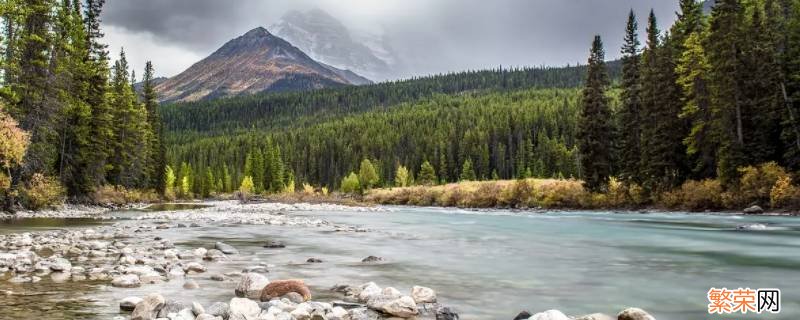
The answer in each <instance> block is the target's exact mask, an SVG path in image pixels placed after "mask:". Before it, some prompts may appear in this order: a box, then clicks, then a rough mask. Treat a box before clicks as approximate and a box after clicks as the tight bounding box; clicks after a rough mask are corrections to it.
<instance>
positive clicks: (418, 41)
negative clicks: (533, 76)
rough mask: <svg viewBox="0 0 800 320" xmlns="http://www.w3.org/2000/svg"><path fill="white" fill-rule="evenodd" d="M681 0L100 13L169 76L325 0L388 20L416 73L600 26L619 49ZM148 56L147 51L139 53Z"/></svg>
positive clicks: (561, 45) (109, 8)
mask: <svg viewBox="0 0 800 320" xmlns="http://www.w3.org/2000/svg"><path fill="white" fill-rule="evenodd" d="M677 2H678V1H677V0H674V1H673V0H527V1H526V0H492V1H479V0H381V1H375V0H270V1H263V0H262V1H259V0H236V1H221V0H136V1H125V0H110V1H108V2H107V5H106V8H105V12H104V15H103V19H104V22H105V26H106V28H107V29H108V30H110V31H108V32H107V33H108V37H107V38H108V39H107V41H108V42H109V43H110V45H111V47H112V50H116V48H117V47H121V46H124V47H125V50H126V52H128V55H129V56H130V57H131V60H132V61H133V63H134V65H137V66H138V65H142V64H143V61H144V60H145V59H153V60H154V62H155V63H156V66H158V65H162V66H164V67H162V68H160V69H158V70H159V71H160V72H159V74H162V75H166V76H170V75H174V74H176V73H178V72H180V71H181V70H182V69H183V68H185V67H188V66H189V65H191V64H192V63H194V62H196V60H197V59H199V58H202V57H204V56H206V55H208V54H210V53H211V52H212V51H213V50H214V49H216V48H218V47H219V46H221V45H222V44H223V43H225V42H226V41H227V40H230V39H232V38H234V37H236V36H238V35H240V34H242V33H244V32H246V31H247V30H250V29H252V28H254V27H257V26H269V25H270V24H272V23H274V22H275V21H277V20H278V19H279V18H280V17H281V16H282V15H283V14H284V13H285V12H287V11H289V10H307V9H311V8H321V9H323V10H325V11H327V12H329V13H330V14H331V15H332V16H334V17H336V18H337V19H339V20H341V21H342V23H343V24H345V25H346V26H348V27H349V28H351V29H372V30H382V32H384V33H385V34H386V36H387V38H388V39H391V44H392V46H393V47H394V48H395V49H396V50H397V51H398V53H399V54H400V55H401V56H402V58H403V59H404V60H405V61H406V63H407V64H408V65H409V66H410V68H411V70H412V72H413V74H417V75H424V74H431V73H438V72H446V71H457V70H464V69H482V68H492V67H497V66H498V65H504V66H534V65H565V64H575V63H584V62H585V60H586V56H587V53H588V47H589V43H590V41H591V39H592V36H593V35H594V34H600V35H601V36H603V38H604V42H605V44H606V52H607V56H608V57H609V58H614V57H616V56H618V52H619V47H620V46H621V44H622V35H623V30H624V26H625V19H626V16H627V12H628V10H629V9H633V10H634V11H636V13H637V15H638V16H639V20H640V29H641V30H642V32H643V30H644V23H645V21H646V17H647V14H648V13H649V11H650V9H651V8H652V9H654V10H655V12H656V14H657V16H658V18H659V22H660V25H661V29H662V30H663V29H666V28H667V26H668V25H670V24H672V22H673V21H674V19H675V11H676V10H677ZM139 60H141V61H139Z"/></svg>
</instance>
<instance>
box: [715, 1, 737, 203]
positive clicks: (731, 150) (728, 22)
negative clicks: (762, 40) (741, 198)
mask: <svg viewBox="0 0 800 320" xmlns="http://www.w3.org/2000/svg"><path fill="white" fill-rule="evenodd" d="M742 15H743V9H742V6H741V3H739V0H719V1H718V2H717V5H716V6H714V10H713V11H712V15H711V24H710V29H709V36H708V41H707V43H708V48H707V52H708V62H709V66H710V70H711V72H710V73H709V89H710V92H711V104H712V114H713V120H712V125H713V130H714V134H715V135H716V136H717V137H718V139H719V149H718V151H717V171H718V176H719V178H720V179H721V180H722V183H723V184H724V185H725V186H727V187H731V186H735V185H736V183H737V182H738V177H739V174H738V168H739V167H741V166H742V165H744V164H745V163H746V157H745V155H744V152H745V151H744V128H743V119H742V116H743V113H742V107H743V101H742V92H743V90H742V83H741V80H742V79H743V75H742V71H743V70H742V67H741V61H742V56H741V52H742V49H743V48H742V44H741V41H742V38H743V37H744V35H743V32H742V29H741V27H742V21H743V16H742Z"/></svg>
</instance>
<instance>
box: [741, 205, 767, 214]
mask: <svg viewBox="0 0 800 320" xmlns="http://www.w3.org/2000/svg"><path fill="white" fill-rule="evenodd" d="M744 213H746V214H761V213H764V209H763V208H761V207H760V206H757V205H755V206H750V207H748V208H745V209H744Z"/></svg>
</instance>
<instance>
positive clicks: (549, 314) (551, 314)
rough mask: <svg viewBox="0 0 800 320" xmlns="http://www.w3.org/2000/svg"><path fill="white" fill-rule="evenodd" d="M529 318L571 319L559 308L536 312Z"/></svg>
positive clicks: (544, 319)
mask: <svg viewBox="0 0 800 320" xmlns="http://www.w3.org/2000/svg"><path fill="white" fill-rule="evenodd" d="M528 320H570V318H569V317H567V316H566V315H565V314H564V313H562V312H561V311H558V310H547V311H545V312H540V313H537V314H534V315H533V316H531V317H530V318H528Z"/></svg>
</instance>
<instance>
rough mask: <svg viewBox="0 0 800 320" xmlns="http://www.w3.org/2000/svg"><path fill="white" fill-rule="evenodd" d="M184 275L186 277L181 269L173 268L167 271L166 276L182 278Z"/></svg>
mask: <svg viewBox="0 0 800 320" xmlns="http://www.w3.org/2000/svg"><path fill="white" fill-rule="evenodd" d="M185 275H186V271H184V270H183V268H181V267H179V266H174V267H172V268H170V269H169V274H168V276H169V277H170V278H180V277H183V276H185Z"/></svg>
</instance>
